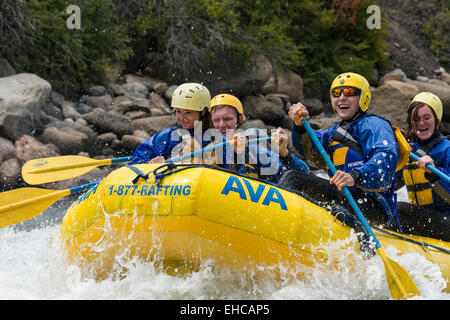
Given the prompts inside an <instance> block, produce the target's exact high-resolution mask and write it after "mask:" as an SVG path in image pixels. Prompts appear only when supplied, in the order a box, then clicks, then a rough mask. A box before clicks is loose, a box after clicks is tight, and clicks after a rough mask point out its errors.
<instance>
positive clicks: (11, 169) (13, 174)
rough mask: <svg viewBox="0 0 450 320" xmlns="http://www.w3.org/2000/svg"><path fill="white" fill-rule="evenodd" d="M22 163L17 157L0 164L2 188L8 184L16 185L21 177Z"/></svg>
mask: <svg viewBox="0 0 450 320" xmlns="http://www.w3.org/2000/svg"><path fill="white" fill-rule="evenodd" d="M20 172H21V170H20V164H19V161H17V159H16V158H11V159H8V160H6V161H3V162H2V163H1V164H0V181H1V183H0V185H1V189H3V187H5V186H7V185H14V184H16V183H17V182H18V181H19V179H20Z"/></svg>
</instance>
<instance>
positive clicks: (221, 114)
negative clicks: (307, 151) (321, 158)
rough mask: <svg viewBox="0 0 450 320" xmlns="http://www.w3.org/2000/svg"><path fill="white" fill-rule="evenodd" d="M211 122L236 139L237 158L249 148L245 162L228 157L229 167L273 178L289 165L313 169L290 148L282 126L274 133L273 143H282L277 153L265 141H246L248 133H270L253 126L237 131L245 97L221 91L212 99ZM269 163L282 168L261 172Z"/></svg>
mask: <svg viewBox="0 0 450 320" xmlns="http://www.w3.org/2000/svg"><path fill="white" fill-rule="evenodd" d="M211 122H212V125H213V126H214V128H215V129H218V130H220V132H221V133H222V135H223V136H224V137H226V139H227V140H230V139H233V138H235V139H236V144H235V146H236V148H235V152H236V157H235V158H236V159H239V158H240V156H239V155H241V154H243V153H244V152H245V157H246V158H241V159H242V162H244V163H239V161H236V162H238V163H237V164H236V165H231V163H232V162H234V161H231V160H228V163H227V167H229V168H233V169H234V170H236V171H238V172H240V173H243V174H249V175H255V176H258V177H262V178H265V179H266V180H270V181H272V182H277V181H278V180H279V178H280V177H281V174H283V173H284V172H285V170H287V169H296V170H302V171H306V172H307V171H308V170H309V168H308V166H307V165H306V163H304V162H303V161H302V160H300V159H298V158H297V157H295V156H294V155H292V154H290V153H289V151H288V148H287V142H288V136H287V134H286V132H285V131H284V130H283V129H282V128H278V130H277V131H276V132H275V134H274V139H273V140H274V141H273V143H274V145H276V146H278V147H279V148H278V149H277V151H278V152H277V153H273V152H272V151H271V150H269V149H268V148H264V147H263V146H261V144H257V145H250V146H249V145H248V144H247V143H246V141H247V137H249V136H256V137H259V136H267V133H266V132H262V131H261V130H260V129H253V128H252V129H248V130H245V131H243V132H242V130H241V131H239V132H238V131H237V130H238V128H239V127H240V126H241V125H242V124H243V123H244V122H245V114H244V107H243V105H242V103H241V101H240V100H239V99H238V98H237V97H235V96H233V95H231V94H226V93H221V94H218V95H216V96H215V97H214V98H213V99H212V100H211ZM264 160H267V161H264ZM269 160H270V161H269ZM269 165H273V166H276V167H277V168H278V169H277V170H274V171H272V172H273V173H274V174H270V175H267V176H265V177H264V175H262V174H261V173H262V172H264V171H263V170H261V168H264V167H268V166H269Z"/></svg>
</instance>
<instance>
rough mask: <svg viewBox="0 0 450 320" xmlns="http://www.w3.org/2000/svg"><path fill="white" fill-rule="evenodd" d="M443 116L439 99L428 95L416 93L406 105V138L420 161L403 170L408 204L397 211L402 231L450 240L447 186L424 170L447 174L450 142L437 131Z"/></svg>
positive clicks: (448, 171) (403, 203)
mask: <svg viewBox="0 0 450 320" xmlns="http://www.w3.org/2000/svg"><path fill="white" fill-rule="evenodd" d="M442 114H443V107H442V102H441V100H440V99H439V97H438V96H436V95H435V94H433V93H430V92H421V93H419V94H418V95H416V96H415V97H414V99H413V100H412V101H411V103H410V104H409V106H408V117H407V121H408V133H407V135H408V138H409V139H410V141H411V143H410V145H411V147H412V152H413V153H415V154H417V155H418V156H419V157H420V158H419V160H418V161H417V162H415V161H411V162H410V163H408V165H407V166H405V168H404V170H403V174H402V178H403V180H404V183H405V184H406V188H407V191H408V196H409V200H410V203H406V202H399V203H398V211H399V216H400V221H401V223H402V226H403V229H404V231H405V232H409V233H412V234H419V235H424V236H428V237H433V238H439V239H442V240H446V241H449V240H450V194H449V192H450V184H449V183H448V182H447V181H445V180H444V179H442V178H440V177H439V176H438V175H436V174H435V173H433V172H431V171H430V170H429V169H428V168H427V167H426V165H427V164H430V165H432V166H434V167H435V168H436V169H438V170H440V171H442V172H443V173H445V174H447V175H450V141H449V139H448V138H447V137H445V136H443V135H442V134H441V133H440V131H439V128H440V127H441V126H440V124H441V120H442ZM399 181H401V179H399ZM399 186H402V184H399Z"/></svg>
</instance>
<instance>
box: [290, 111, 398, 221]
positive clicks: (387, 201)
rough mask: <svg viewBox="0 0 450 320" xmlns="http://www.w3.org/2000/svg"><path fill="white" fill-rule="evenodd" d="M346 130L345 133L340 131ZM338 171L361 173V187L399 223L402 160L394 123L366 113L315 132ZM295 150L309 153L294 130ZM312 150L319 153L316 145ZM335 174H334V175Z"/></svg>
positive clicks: (300, 136)
mask: <svg viewBox="0 0 450 320" xmlns="http://www.w3.org/2000/svg"><path fill="white" fill-rule="evenodd" d="M340 128H343V129H344V130H340ZM315 134H316V136H317V138H318V139H319V141H320V143H321V144H322V145H323V146H324V148H325V149H326V150H327V152H328V153H329V155H330V158H331V159H332V161H333V164H334V165H335V167H336V169H337V170H342V171H345V172H351V171H354V170H356V171H358V172H359V174H360V175H361V182H360V184H359V185H358V186H357V187H351V188H350V189H352V188H360V189H361V190H363V191H365V192H366V194H367V195H368V196H370V197H371V198H373V199H375V200H376V201H378V202H379V203H380V204H381V205H382V207H383V208H384V210H385V211H386V213H387V214H388V215H389V217H390V222H392V221H393V219H395V220H396V221H397V222H398V214H397V194H396V185H397V180H396V175H395V169H396V166H397V161H398V159H399V149H398V146H397V142H396V138H395V135H394V131H393V129H392V127H391V125H390V123H389V122H388V121H387V120H386V119H384V118H382V117H380V116H377V115H373V114H370V113H363V114H362V115H361V116H359V117H358V118H357V119H355V120H353V121H351V122H348V123H346V122H342V123H341V124H335V125H333V126H331V127H330V128H328V129H325V130H319V131H315ZM292 140H293V145H294V147H295V148H296V149H297V150H298V151H299V152H300V153H301V154H305V150H304V149H303V144H302V135H301V134H299V133H297V132H296V130H295V128H293V130H292ZM312 149H313V150H315V151H316V152H318V150H317V149H316V148H315V147H314V146H312ZM330 174H331V173H330Z"/></svg>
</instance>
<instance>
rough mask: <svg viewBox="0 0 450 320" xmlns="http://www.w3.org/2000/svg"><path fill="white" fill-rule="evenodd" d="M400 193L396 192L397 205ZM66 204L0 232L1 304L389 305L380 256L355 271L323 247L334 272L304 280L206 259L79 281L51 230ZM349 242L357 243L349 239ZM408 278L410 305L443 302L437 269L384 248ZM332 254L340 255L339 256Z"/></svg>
mask: <svg viewBox="0 0 450 320" xmlns="http://www.w3.org/2000/svg"><path fill="white" fill-rule="evenodd" d="M402 197H405V195H404V194H403V195H402V194H400V195H399V198H400V199H402ZM71 201H73V199H64V200H62V201H59V202H58V203H56V204H55V205H54V206H52V207H51V208H50V209H48V210H47V211H46V212H44V213H43V214H41V215H40V216H38V217H36V218H35V219H32V220H30V221H27V222H25V223H21V224H18V225H16V226H11V227H7V228H3V229H0V244H1V245H0V299H2V300H5V299H6V300H9V299H21V300H23V299H24V300H68V299H70V300H73V299H75V300H79V299H83V300H97V299H102V300H104V299H106V300H116V299H125V300H130V299H151V300H159V299H163V300H174V299H178V300H180V299H181V300H184V299H189V300H191V299H192V300H197V299H200V300H212V299H214V300H222V299H236V300H242V299H244V300H245V299H251V300H254V299H256V300H266V299H270V300H292V299H294V300H311V299H314V300H353V299H358V300H385V299H391V296H390V293H389V290H388V287H387V284H386V281H385V275H384V266H383V263H382V261H381V259H380V258H379V257H377V256H376V257H374V258H372V259H364V258H363V257H360V258H358V261H359V263H358V266H359V268H358V270H356V271H355V270H351V268H349V267H348V266H347V265H346V263H345V262H346V260H347V259H346V258H347V257H348V256H350V255H355V253H354V252H342V251H341V250H335V249H336V248H335V247H334V246H339V244H330V246H329V247H327V248H326V250H327V251H328V254H329V255H330V256H331V257H332V259H330V260H334V262H336V261H338V265H339V268H338V269H337V270H334V271H331V270H330V269H329V268H327V266H316V267H314V268H307V267H304V269H303V270H302V271H303V272H304V273H305V275H306V276H305V277H304V278H302V279H301V280H300V279H297V278H295V277H291V276H289V275H288V274H287V275H286V276H285V277H282V279H281V281H280V280H276V279H271V278H256V277H254V276H252V275H243V274H236V273H232V272H230V270H226V269H223V268H217V267H216V266H215V265H214V262H213V261H205V262H204V263H203V264H202V266H201V267H200V268H199V269H198V270H196V271H193V272H191V273H188V274H185V275H168V274H167V273H165V272H163V271H161V269H160V268H159V267H158V266H156V265H154V264H153V263H143V262H140V261H122V262H121V263H122V264H123V267H125V268H126V269H127V272H126V276H125V277H121V278H119V279H118V278H117V277H111V278H108V279H105V280H102V281H95V280H94V279H92V278H89V277H86V276H83V275H82V272H81V271H80V270H79V268H78V267H77V266H75V265H70V264H68V263H67V262H66V260H65V258H64V254H63V253H62V250H61V249H60V247H59V246H58V240H57V239H58V238H57V234H58V230H59V227H60V223H61V221H62V218H63V216H64V213H65V210H66V208H67V207H68V205H69V204H70V203H71ZM348 241H356V239H349V240H348ZM385 249H386V252H387V253H388V255H389V256H390V257H391V258H393V259H394V260H396V261H397V262H399V263H400V264H401V265H402V266H403V267H404V268H405V269H406V270H407V272H408V273H409V274H410V275H411V277H412V278H413V280H414V282H415V283H416V285H417V286H418V288H419V290H420V292H421V294H422V296H421V297H416V298H414V299H439V300H449V299H450V294H446V293H443V289H444V288H445V286H446V282H445V280H444V279H443V278H442V275H441V273H440V270H439V268H438V267H437V266H436V265H433V264H432V263H430V262H429V261H428V260H426V259H425V258H424V257H422V256H420V255H418V254H405V255H402V256H397V255H396V252H395V249H394V248H393V247H387V248H385ZM338 253H339V254H338Z"/></svg>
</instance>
